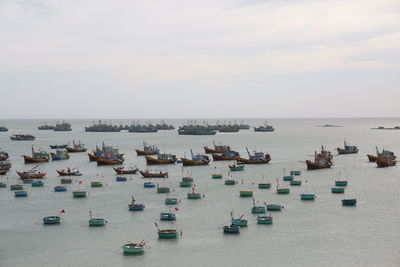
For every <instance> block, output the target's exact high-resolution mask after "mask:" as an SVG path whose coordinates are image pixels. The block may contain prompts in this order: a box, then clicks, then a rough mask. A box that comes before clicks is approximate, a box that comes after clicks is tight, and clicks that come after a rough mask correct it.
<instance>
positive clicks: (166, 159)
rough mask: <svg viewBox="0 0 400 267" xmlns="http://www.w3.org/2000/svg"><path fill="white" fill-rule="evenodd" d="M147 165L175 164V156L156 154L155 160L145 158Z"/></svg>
mask: <svg viewBox="0 0 400 267" xmlns="http://www.w3.org/2000/svg"><path fill="white" fill-rule="evenodd" d="M145 158H146V163H147V165H158V164H174V163H175V162H176V156H175V155H172V154H165V153H164V154H158V155H157V158H152V157H148V156H146V157H145Z"/></svg>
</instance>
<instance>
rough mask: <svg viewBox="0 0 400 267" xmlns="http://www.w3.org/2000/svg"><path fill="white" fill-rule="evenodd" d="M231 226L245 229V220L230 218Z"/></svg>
mask: <svg viewBox="0 0 400 267" xmlns="http://www.w3.org/2000/svg"><path fill="white" fill-rule="evenodd" d="M231 224H232V225H236V226H240V227H245V226H247V220H245V219H240V218H238V219H235V218H232V219H231Z"/></svg>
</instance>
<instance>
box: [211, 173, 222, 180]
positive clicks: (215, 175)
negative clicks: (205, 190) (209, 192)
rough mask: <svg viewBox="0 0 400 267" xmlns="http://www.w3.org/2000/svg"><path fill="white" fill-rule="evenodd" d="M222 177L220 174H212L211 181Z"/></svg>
mask: <svg viewBox="0 0 400 267" xmlns="http://www.w3.org/2000/svg"><path fill="white" fill-rule="evenodd" d="M222 176H223V175H222V174H219V173H214V174H212V175H211V178H213V179H221V178H222Z"/></svg>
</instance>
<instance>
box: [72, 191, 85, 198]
mask: <svg viewBox="0 0 400 267" xmlns="http://www.w3.org/2000/svg"><path fill="white" fill-rule="evenodd" d="M72 196H73V197H76V198H83V197H86V196H87V191H74V192H72Z"/></svg>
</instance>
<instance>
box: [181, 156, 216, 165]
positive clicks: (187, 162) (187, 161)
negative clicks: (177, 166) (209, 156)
mask: <svg viewBox="0 0 400 267" xmlns="http://www.w3.org/2000/svg"><path fill="white" fill-rule="evenodd" d="M208 163H210V160H201V161H199V160H191V159H184V158H183V159H182V164H183V166H204V165H208Z"/></svg>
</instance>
